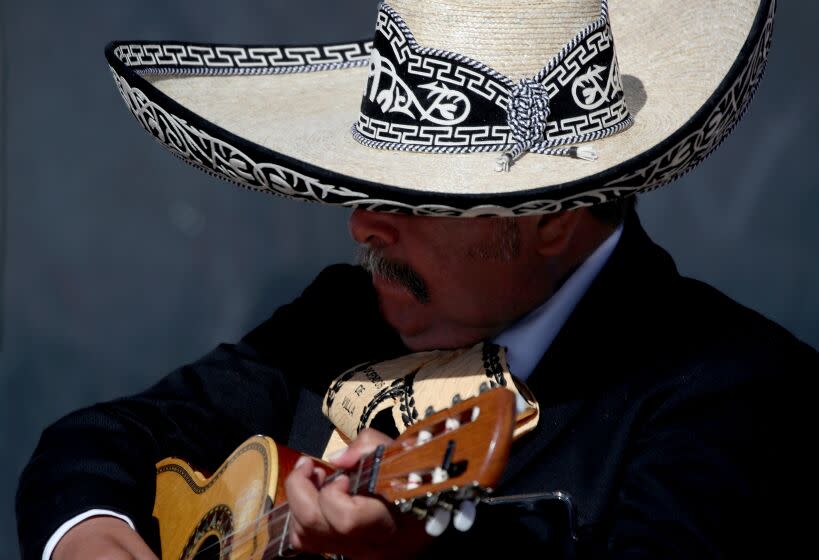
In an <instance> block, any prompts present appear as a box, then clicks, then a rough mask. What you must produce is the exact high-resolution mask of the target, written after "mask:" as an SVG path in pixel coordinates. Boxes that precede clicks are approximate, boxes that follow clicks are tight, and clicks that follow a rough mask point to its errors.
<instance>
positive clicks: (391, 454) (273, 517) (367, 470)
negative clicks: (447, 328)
mask: <svg viewBox="0 0 819 560" xmlns="http://www.w3.org/2000/svg"><path fill="white" fill-rule="evenodd" d="M442 435H444V434H438V435H436V436H434V437H433V439H436V438H437V437H439V436H442ZM410 450H411V449H407V448H404V447H396V448H394V449H392V450H389V451H387V452H386V453H385V454H384V455H383V456H382V458H381V465H382V466H383V465H384V464H387V463H388V461H390V460H394V459H395V458H396V455H401V454H403V453H406V452H407V451H410ZM373 457H374V454H372V453H371V454H370V455H368V456H367V457H365V458H364V460H365V464H366V462H367V461H369V460H370V459H371V458H373ZM336 472H341V471H336ZM372 472H373V468H372V463H370V465H368V466H367V467H364V468H362V470H361V473H360V474H359V481H358V487H357V488H356V491H358V490H360V489H361V488H363V487H364V486H365V485H366V484H362V483H361V478H362V477H366V476H369V475H370V474H372ZM354 473H355V471H345V472H341V474H344V475H347V476H350V475H351V474H354ZM333 474H335V473H331V475H330V476H332V475H333ZM395 478H400V477H399V476H393V477H388V478H384V479H382V480H392V479H395ZM282 510H285V511H282ZM279 513H281V514H280V515H277V514H279ZM288 515H290V509H289V504H288V503H287V502H285V503H283V504H281V505H279V506H277V507H274V508H273V509H271V510H270V511H268V512H266V513H263V514H262V515H260V516H259V517H257V518H256V519H254V520H252V521H251V523H254V524H255V525H256V528H255V529H254V530H252V531H251V532H250V533H249V534H247V535H245V536H244V537H242V538H240V539H236V540H235V541H231V542H230V543H229V544H227V545H225V546H224V550H222V553H223V554H229V553H230V552H232V551H233V550H234V549H235V548H237V547H239V546H242V545H244V544H246V543H248V542H250V541H251V540H253V539H255V538H256V537H257V536H258V535H259V534H260V533H262V532H263V531H264V530H267V529H269V528H270V527H272V526H274V525H275V523H276V522H278V521H282V520H284V519H286V518H287V516H288ZM265 518H268V519H266V520H265ZM262 521H264V523H262V524H261V525H260V522H262ZM239 532H240V531H234V532H232V533H228V534H227V535H225V536H224V537H222V538H220V539H219V540H217V541H216V542H212V543H211V544H209V545H208V546H206V547H205V548H203V549H201V550H199V551H198V552H197V554H201V553H203V552H205V551H207V550H210V549H212V548H214V547H217V546H218V547H220V549H221V548H222V545H223V544H224V543H226V542H228V541H229V540H230V539H231V537H234V536H236V535H238V534H239ZM286 537H287V534H286V533H282V534H281V535H280V536H279V537H277V538H274V539H271V540H270V541H268V543H267V545H265V551H267V550H268V549H269V548H271V547H272V546H274V545H276V544H278V543H279V542H281V541H282V539H284V538H286Z"/></svg>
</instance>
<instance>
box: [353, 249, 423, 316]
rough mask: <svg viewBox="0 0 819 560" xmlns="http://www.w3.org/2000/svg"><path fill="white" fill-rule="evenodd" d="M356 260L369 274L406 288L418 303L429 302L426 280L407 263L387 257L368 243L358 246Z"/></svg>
mask: <svg viewBox="0 0 819 560" xmlns="http://www.w3.org/2000/svg"><path fill="white" fill-rule="evenodd" d="M356 261H357V262H358V264H359V265H361V266H362V267H363V268H364V270H366V271H367V272H369V273H370V274H378V275H379V276H382V277H383V278H385V279H387V280H389V281H390V282H394V283H396V284H399V285H400V286H402V287H404V288H406V289H407V290H408V291H409V292H410V293H411V294H412V295H413V296H415V299H417V300H418V301H419V302H420V303H429V289H428V288H427V284H426V282H424V279H423V278H421V275H419V274H418V273H417V272H415V269H413V268H412V267H411V266H410V265H408V264H407V263H404V262H401V261H394V260H390V259H387V258H386V257H384V255H383V253H382V251H381V250H380V249H378V248H376V247H371V246H369V245H360V246H359V247H358V251H357V254H356Z"/></svg>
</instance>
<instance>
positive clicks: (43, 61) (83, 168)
mask: <svg viewBox="0 0 819 560" xmlns="http://www.w3.org/2000/svg"><path fill="white" fill-rule="evenodd" d="M780 4H781V6H780V12H779V19H778V28H777V32H776V34H775V37H774V39H775V40H774V49H773V52H772V54H771V59H770V67H769V72H768V75H767V77H766V80H765V81H764V83H763V85H762V87H761V88H760V91H759V94H758V95H757V98H756V100H755V101H754V103H753V105H752V108H751V111H750V113H749V115H748V116H747V117H746V118H745V120H744V121H743V122H742V124H741V125H740V126H739V128H738V130H737V131H736V133H735V134H734V136H733V137H731V138H730V139H729V140H728V141H727V142H726V143H725V144H724V145H723V147H722V148H721V149H720V150H718V152H717V154H716V155H715V156H713V157H712V158H711V159H709V160H708V161H707V162H706V163H705V164H704V165H702V166H701V167H700V168H699V169H697V170H696V171H695V172H693V173H691V174H690V175H689V176H687V177H686V178H684V179H683V180H681V181H679V182H678V183H677V184H675V185H674V186H672V187H666V188H664V189H662V190H660V191H658V192H655V193H651V194H648V195H643V196H642V197H641V201H640V214H641V216H642V218H643V221H644V223H645V224H646V227H647V228H648V230H649V232H650V233H651V234H652V235H653V236H654V238H655V239H656V240H658V241H659V242H660V243H661V244H663V245H664V246H665V247H666V248H668V249H669V250H670V251H671V253H672V254H673V255H674V256H675V257H676V259H677V263H678V265H679V268H680V269H681V270H682V272H683V273H685V274H687V275H691V276H694V277H697V278H700V279H703V280H705V281H707V282H710V283H712V284H714V285H715V286H717V287H718V288H720V289H722V290H723V291H725V292H727V293H728V294H729V295H730V296H732V297H733V298H735V299H737V300H738V301H740V302H742V303H744V304H746V305H748V306H751V307H753V308H755V309H757V310H759V311H761V312H762V313H764V314H765V315H767V316H769V317H771V318H772V319H774V320H776V321H778V322H780V323H781V324H783V325H784V326H786V327H787V328H788V329H790V330H791V331H793V332H794V333H796V334H797V335H798V336H799V337H801V338H802V339H804V340H806V341H807V342H809V343H810V344H812V345H813V346H814V347H819V320H817V316H819V290H817V282H819V259H817V252H819V221H817V219H816V216H817V213H818V212H819V188H817V184H819V181H817V179H819V172H818V171H817V165H816V161H817V158H819V152H817V148H819V145H818V144H819V142H817V133H816V131H817V126H819V110H817V105H816V103H815V99H816V91H817V85H818V84H817V73H816V70H817V68H816V65H817V63H816V61H817V55H818V54H819V52H818V51H819V49H818V48H817V46H816V41H815V37H814V35H815V29H814V28H813V25H812V22H815V21H817V16H819V5H818V4H817V3H815V2H806V1H802V0H792V1H790V2H781V3H780ZM374 7H375V0H360V1H355V2H352V1H344V2H340V1H326V2H320V1H315V0H314V1H307V0H300V1H299V2H289V3H286V4H285V3H283V2H274V1H270V0H266V1H262V0H253V1H243V2H225V1H221V2H216V1H213V0H197V1H195V2H194V1H190V2H166V1H158V0H151V1H146V0H143V1H141V2H132V3H125V2H111V1H108V2H102V1H100V2H90V1H89V2H66V1H57V0H40V1H37V0H32V1H29V2H19V1H18V2H11V1H10V0H9V1H6V0H3V3H2V5H1V8H0V9H1V10H2V11H1V12H0V16H2V26H1V27H0V35H1V36H2V39H3V40H2V42H0V55H2V56H1V57H0V99H2V104H0V105H2V107H3V108H2V114H0V116H2V118H3V121H2V122H0V125H2V126H0V131H1V132H0V134H2V136H0V149H2V152H0V154H2V158H3V159H2V160H0V172H1V173H0V189H2V188H3V187H5V199H4V201H3V202H2V204H0V209H2V208H3V207H4V208H5V210H4V212H3V214H4V215H3V216H0V232H2V233H0V255H3V254H5V259H4V260H5V263H4V264H3V265H2V268H0V275H2V276H0V287H2V289H3V293H2V294H1V295H0V297H2V304H0V305H1V306H0V312H2V315H1V316H0V317H1V318H2V327H0V329H2V347H1V348H0V449H1V450H2V459H3V460H2V462H0V480H2V483H0V551H3V552H2V553H0V556H3V557H11V558H14V557H16V556H17V552H16V550H17V549H16V536H15V529H14V527H15V524H14V520H13V505H12V504H13V495H14V489H15V486H16V479H17V476H18V475H19V472H20V469H21V468H22V466H23V464H24V463H25V462H26V461H27V459H28V457H29V455H30V453H31V451H32V450H33V448H34V445H35V443H36V441H37V438H38V435H39V433H40V431H41V430H42V429H43V428H44V427H45V426H46V425H47V424H48V423H50V422H52V421H53V420H55V419H56V418H57V417H59V416H60V415H62V414H64V413H66V412H68V411H70V410H72V409H74V408H77V407H79V406H83V405H87V404H90V403H93V402H96V401H99V400H102V399H108V398H111V397H114V396H117V395H120V394H122V393H125V392H130V391H135V390H138V389H140V388H143V387H145V386H146V385H148V384H149V383H151V382H152V381H154V380H155V379H157V378H158V377H159V376H160V375H162V374H163V373H165V372H167V371H168V370H170V369H171V368H173V367H175V366H177V365H179V364H181V363H183V362H185V361H188V360H192V359H194V358H196V357H197V356H199V355H201V354H202V353H204V352H206V351H207V350H208V349H210V348H211V347H213V346H214V345H215V344H217V343H218V342H220V341H231V340H235V339H236V338H237V337H239V336H241V334H242V333H244V332H246V331H247V330H248V329H250V328H251V327H253V326H254V325H255V324H257V323H258V322H260V321H261V320H263V319H264V318H265V317H266V316H267V315H268V314H269V312H270V311H271V310H272V309H273V308H275V306H277V305H278V304H280V303H282V302H285V301H287V300H289V299H290V298H292V297H293V296H294V295H296V294H297V293H298V292H299V290H300V288H301V287H303V286H304V285H305V283H306V282H307V281H308V280H309V279H310V278H311V277H313V276H314V275H315V274H316V273H317V272H318V271H319V270H320V269H321V268H322V267H323V266H324V265H326V264H328V263H331V262H336V261H348V260H350V254H351V250H352V245H351V243H350V242H349V241H348V240H347V236H346V235H345V228H346V225H345V222H346V218H347V211H345V210H341V209H337V208H333V207H322V206H318V205H312V204H306V203H297V202H292V201H286V200H282V199H278V198H276V197H270V196H265V195H261V194H256V193H251V192H246V191H244V190H241V189H237V188H234V187H232V186H230V185H229V184H227V183H222V182H220V181H218V180H216V179H212V178H210V177H208V176H206V175H205V174H203V173H199V172H196V171H194V170H192V169H191V168H189V167H188V166H186V165H185V164H183V163H181V162H179V161H177V160H176V159H175V158H173V157H171V156H170V155H168V154H167V153H166V152H165V150H164V149H163V148H161V147H160V146H159V145H158V144H157V143H156V142H154V141H153V140H151V139H150V138H149V137H148V136H147V135H146V133H145V132H143V131H142V130H141V129H140V128H139V127H138V126H137V124H136V122H135V121H134V120H133V118H132V117H131V116H130V115H129V114H128V112H127V111H126V109H125V108H124V106H123V105H122V101H121V100H120V98H119V95H118V94H117V92H116V91H115V89H114V87H113V84H112V81H111V78H110V75H109V73H108V69H107V66H106V63H105V60H104V58H103V54H102V51H103V47H104V45H105V44H106V43H107V42H108V41H110V40H113V39H168V38H173V39H187V40H192V41H204V42H208V41H211V42H248V43H272V44H276V43H287V42H322V41H336V40H339V41H340V40H347V39H352V38H361V37H366V36H369V35H371V33H372V28H373V22H374V19H373V16H374ZM2 84H4V85H2ZM272 110H275V108H272ZM3 139H5V141H4V143H3ZM3 234H4V235H5V239H4V240H2V237H1V236H2V235H3ZM814 373H815V372H814ZM7 554H10V556H6V555H7Z"/></svg>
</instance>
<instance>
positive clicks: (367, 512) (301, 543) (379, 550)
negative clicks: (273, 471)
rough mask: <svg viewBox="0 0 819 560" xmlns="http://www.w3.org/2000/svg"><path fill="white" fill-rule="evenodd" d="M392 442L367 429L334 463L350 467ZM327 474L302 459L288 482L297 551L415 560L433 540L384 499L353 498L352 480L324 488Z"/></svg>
mask: <svg viewBox="0 0 819 560" xmlns="http://www.w3.org/2000/svg"><path fill="white" fill-rule="evenodd" d="M391 441H392V440H391V439H390V438H388V437H387V436H385V435H384V434H382V433H381V432H378V431H376V430H371V429H368V430H365V431H363V432H361V433H360V434H359V436H358V437H357V438H356V440H355V441H354V442H353V443H352V444H351V445H350V447H349V448H348V449H347V450H346V451H345V452H344V453H343V454H342V455H341V456H340V457H338V458H336V459H334V460H333V463H334V464H335V465H336V466H338V467H341V468H344V469H349V468H352V467H353V466H355V465H356V463H357V462H358V460H359V458H361V457H362V456H363V455H367V454H368V453H371V452H372V451H373V450H374V449H375V448H376V447H377V446H379V445H382V444H389V443H390V442H391ZM324 479H325V473H324V471H323V470H322V469H320V468H317V467H316V466H315V465H314V464H313V462H312V461H311V460H309V459H305V458H303V460H300V461H299V463H297V466H296V468H295V469H293V471H292V472H291V473H290V475H289V476H288V477H287V480H286V481H285V491H286V492H287V500H288V503H289V504H290V511H291V513H292V518H291V520H290V531H289V538H290V544H291V546H293V547H294V548H295V549H296V550H297V551H302V552H316V553H322V552H324V553H333V554H343V555H345V556H349V557H351V558H355V559H357V560H358V559H376V560H377V559H381V558H391V559H392V558H396V559H400V558H413V557H415V556H417V554H418V553H419V552H420V551H421V550H422V549H423V548H424V547H425V546H426V545H427V544H428V543H429V542H430V537H428V536H427V535H426V533H424V530H423V523H421V522H419V521H418V520H417V519H415V518H414V517H410V516H404V515H400V514H398V513H397V512H395V511H394V510H392V509H391V508H390V507H389V506H388V505H387V504H386V503H384V502H383V501H381V500H379V499H376V498H371V497H366V496H351V495H350V494H349V492H348V490H349V479H348V478H347V477H346V476H341V477H339V478H337V479H336V480H333V481H332V482H331V483H329V484H327V485H326V486H322V485H323V484H324Z"/></svg>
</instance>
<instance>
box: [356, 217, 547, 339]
mask: <svg viewBox="0 0 819 560" xmlns="http://www.w3.org/2000/svg"><path fill="white" fill-rule="evenodd" d="M536 224H537V218H438V217H434V218H433V217H420V216H409V215H401V214H382V213H375V212H369V211H365V210H356V211H355V212H353V215H352V216H351V218H350V232H351V234H352V236H353V238H354V239H355V240H356V241H357V242H358V243H360V244H361V245H362V251H361V255H360V259H359V260H360V261H361V263H362V264H363V265H364V266H365V268H367V269H369V270H370V271H371V272H372V273H373V285H374V286H375V290H376V292H377V294H378V298H379V304H380V309H381V313H382V315H383V316H384V318H385V319H386V320H387V322H388V323H389V324H390V325H391V326H392V327H393V328H395V329H396V330H397V331H398V332H399V333H400V335H401V337H402V339H403V340H404V343H405V344H406V345H407V346H408V347H409V348H410V349H411V350H414V351H420V350H429V349H433V348H457V347H462V346H467V345H471V344H475V343H477V342H478V341H480V340H484V339H486V338H489V337H491V336H493V335H494V334H496V333H498V332H499V331H501V330H502V329H503V328H504V327H506V326H507V325H508V324H509V323H511V322H512V321H514V320H515V319H517V318H518V317H520V316H521V315H523V314H525V313H526V312H527V311H528V310H529V309H531V308H533V307H534V306H535V305H536V304H538V303H539V302H541V301H543V300H544V299H545V298H546V297H548V295H549V293H550V289H551V282H550V279H549V265H548V261H547V260H546V259H544V258H543V257H542V256H541V255H540V254H538V252H537V249H536V245H537V240H536V230H537V227H536Z"/></svg>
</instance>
